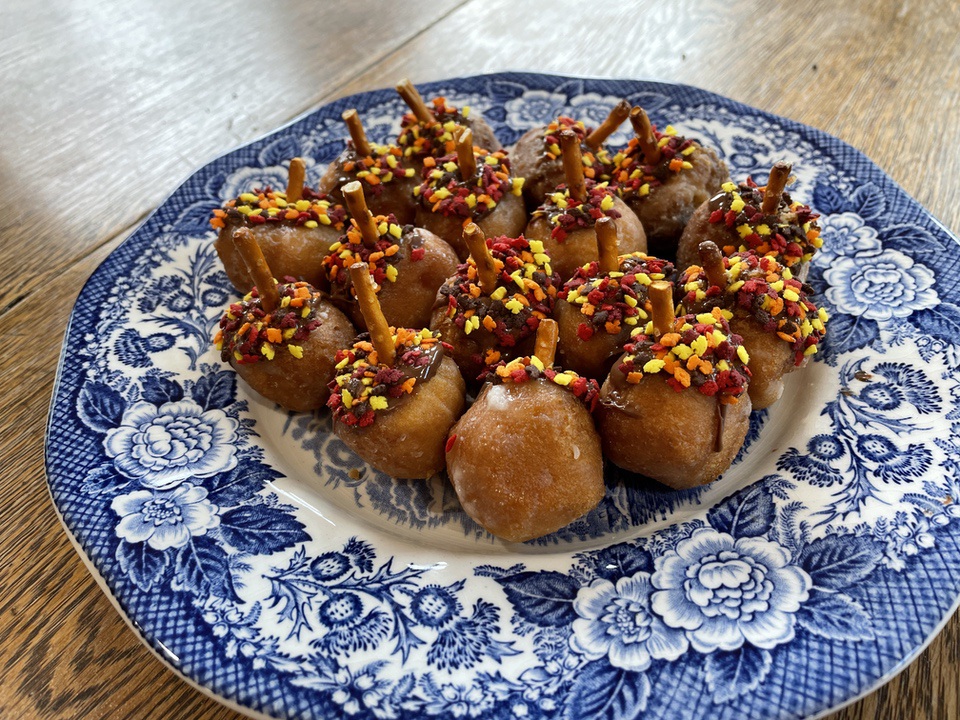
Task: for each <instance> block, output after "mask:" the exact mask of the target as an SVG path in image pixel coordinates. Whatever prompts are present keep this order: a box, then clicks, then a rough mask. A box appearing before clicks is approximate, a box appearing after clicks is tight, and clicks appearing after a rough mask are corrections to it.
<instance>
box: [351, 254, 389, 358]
mask: <svg viewBox="0 0 960 720" xmlns="http://www.w3.org/2000/svg"><path fill="white" fill-rule="evenodd" d="M350 280H351V282H352V283H353V289H354V291H356V293H357V302H358V303H359V304H360V314H361V315H363V319H364V321H365V322H366V323H367V330H369V331H370V342H371V343H373V349H374V350H376V351H377V362H378V364H380V365H386V366H388V367H389V366H390V365H393V361H394V360H395V359H396V355H397V347H396V345H395V344H394V341H393V332H392V330H391V329H390V326H389V325H387V320H386V318H385V317H383V310H381V309H380V301H379V300H378V299H377V291H376V290H374V289H373V278H371V277H370V271H369V270H368V268H367V266H366V264H364V263H354V264H353V265H351V266H350Z"/></svg>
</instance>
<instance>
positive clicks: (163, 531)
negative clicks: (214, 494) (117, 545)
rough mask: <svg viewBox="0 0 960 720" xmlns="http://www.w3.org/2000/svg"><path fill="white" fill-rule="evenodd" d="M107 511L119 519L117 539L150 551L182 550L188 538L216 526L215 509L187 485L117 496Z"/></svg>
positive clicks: (204, 495)
mask: <svg viewBox="0 0 960 720" xmlns="http://www.w3.org/2000/svg"><path fill="white" fill-rule="evenodd" d="M110 507H111V508H113V510H114V512H116V513H117V514H118V515H119V516H120V523H119V524H118V525H117V528H116V533H117V536H118V537H120V538H122V539H124V540H126V541H127V542H129V543H140V542H144V541H145V542H146V543H147V545H149V546H150V547H152V548H153V549H154V550H166V549H167V548H179V547H183V546H184V545H186V544H187V543H188V542H190V538H191V537H194V536H197V535H205V534H206V533H207V530H212V529H213V528H215V527H217V526H218V525H220V516H219V515H218V514H217V513H218V511H219V508H218V507H217V506H216V505H214V504H213V503H211V502H210V501H209V500H207V491H206V490H205V489H204V488H202V487H198V486H196V485H191V484H190V483H183V484H182V485H180V486H179V487H177V488H175V489H174V490H169V491H165V492H151V491H149V490H137V491H136V492H132V493H129V494H127V495H119V496H118V497H115V498H114V499H113V502H112V503H111V504H110Z"/></svg>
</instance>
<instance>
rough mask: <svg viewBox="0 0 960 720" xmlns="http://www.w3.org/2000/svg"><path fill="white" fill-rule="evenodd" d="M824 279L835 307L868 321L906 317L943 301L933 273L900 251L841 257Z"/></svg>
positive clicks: (828, 294) (824, 275)
mask: <svg viewBox="0 0 960 720" xmlns="http://www.w3.org/2000/svg"><path fill="white" fill-rule="evenodd" d="M823 277H824V279H825V280H826V281H827V282H828V283H829V284H830V287H829V288H828V289H827V299H828V300H830V302H831V303H832V304H833V305H834V307H836V308H837V309H838V310H839V311H840V312H842V313H846V314H847V315H852V316H855V317H864V318H866V319H867V320H877V321H886V320H890V319H892V318H905V317H909V316H910V315H912V314H913V313H914V312H915V311H917V310H924V309H926V308H932V307H934V306H936V305H937V303H938V302H939V299H938V297H937V292H936V290H934V289H933V283H934V276H933V273H932V272H930V270H929V269H927V268H926V267H924V266H922V265H919V264H917V263H915V262H914V261H913V260H912V259H911V258H909V257H907V256H906V255H904V254H903V253H901V252H898V251H896V250H884V251H882V252H880V253H878V254H876V255H866V254H859V253H858V254H857V255H855V256H853V257H840V258H837V259H836V260H835V261H834V262H833V264H832V265H831V266H830V267H829V268H828V269H827V270H826V271H825V272H824V273H823Z"/></svg>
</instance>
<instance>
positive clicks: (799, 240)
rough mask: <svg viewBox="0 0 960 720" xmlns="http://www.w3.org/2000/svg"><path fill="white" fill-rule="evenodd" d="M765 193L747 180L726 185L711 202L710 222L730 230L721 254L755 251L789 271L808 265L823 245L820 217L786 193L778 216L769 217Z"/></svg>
mask: <svg viewBox="0 0 960 720" xmlns="http://www.w3.org/2000/svg"><path fill="white" fill-rule="evenodd" d="M763 190H764V189H763V188H762V187H759V186H758V185H757V184H756V183H755V182H753V180H752V179H751V178H747V181H746V182H743V183H740V184H739V185H735V184H734V183H732V182H728V183H724V184H723V187H722V189H721V192H719V193H718V194H717V195H714V196H713V197H712V198H711V199H710V205H709V208H710V217H709V220H710V222H711V223H713V224H714V225H720V224H723V225H724V226H726V227H727V228H728V229H729V235H730V239H729V241H728V243H726V244H724V245H723V246H722V247H721V248H720V249H721V251H722V252H723V254H724V255H732V254H733V253H735V252H746V251H747V250H752V251H753V252H755V253H756V254H757V255H770V256H772V257H774V258H776V259H777V260H778V261H779V262H781V263H782V264H784V265H786V266H787V267H793V266H795V265H796V264H797V263H800V262H808V261H809V260H810V258H812V257H813V254H814V253H815V252H816V251H817V250H818V249H819V248H820V247H821V246H822V245H823V239H822V238H821V237H820V227H819V226H818V225H817V223H816V219H817V218H818V217H820V216H819V215H817V214H816V213H814V212H813V211H812V210H811V209H810V207H809V206H808V205H803V204H802V203H799V202H794V201H793V200H792V199H791V198H790V195H789V194H788V193H786V192H785V193H783V194H782V195H781V196H780V206H779V208H777V212H776V213H775V214H773V215H766V214H764V212H763V211H762V210H761V207H762V205H763ZM718 244H720V243H718Z"/></svg>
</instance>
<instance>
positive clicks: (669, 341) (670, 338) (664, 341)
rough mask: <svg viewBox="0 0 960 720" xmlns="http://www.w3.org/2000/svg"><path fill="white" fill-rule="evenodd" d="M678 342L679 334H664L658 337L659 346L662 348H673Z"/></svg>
mask: <svg viewBox="0 0 960 720" xmlns="http://www.w3.org/2000/svg"><path fill="white" fill-rule="evenodd" d="M678 342H680V333H664V334H663V335H661V336H660V344H661V345H663V346H664V347H675V346H676V344H677V343H678Z"/></svg>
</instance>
